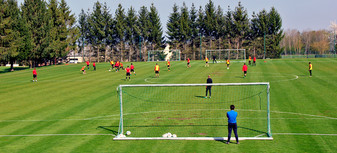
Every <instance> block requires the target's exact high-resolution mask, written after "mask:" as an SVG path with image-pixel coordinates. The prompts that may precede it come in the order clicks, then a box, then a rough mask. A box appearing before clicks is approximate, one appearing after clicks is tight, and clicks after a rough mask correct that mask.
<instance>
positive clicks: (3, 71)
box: [0, 67, 29, 74]
mask: <svg viewBox="0 0 337 153" xmlns="http://www.w3.org/2000/svg"><path fill="white" fill-rule="evenodd" d="M13 69H14V72H15V71H21V70H26V69H29V67H14V68H13ZM8 72H12V71H11V68H10V67H8V68H3V69H2V68H0V74H1V73H8Z"/></svg>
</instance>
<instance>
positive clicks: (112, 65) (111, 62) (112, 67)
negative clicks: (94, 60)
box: [110, 60, 114, 69]
mask: <svg viewBox="0 0 337 153" xmlns="http://www.w3.org/2000/svg"><path fill="white" fill-rule="evenodd" d="M110 65H111V69H114V61H112V60H111V61H110Z"/></svg>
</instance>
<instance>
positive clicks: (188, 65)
mask: <svg viewBox="0 0 337 153" xmlns="http://www.w3.org/2000/svg"><path fill="white" fill-rule="evenodd" d="M190 62H191V60H190V58H187V68H189V67H191V65H190Z"/></svg>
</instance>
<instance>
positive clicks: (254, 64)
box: [253, 56, 256, 66]
mask: <svg viewBox="0 0 337 153" xmlns="http://www.w3.org/2000/svg"><path fill="white" fill-rule="evenodd" d="M253 66H256V57H255V56H254V59H253Z"/></svg>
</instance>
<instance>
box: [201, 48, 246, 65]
mask: <svg viewBox="0 0 337 153" xmlns="http://www.w3.org/2000/svg"><path fill="white" fill-rule="evenodd" d="M221 51H226V52H230V51H243V59H240V58H239V59H237V60H242V62H246V49H207V50H206V51H205V56H206V57H208V56H207V55H208V54H207V53H208V52H219V55H218V58H217V59H216V60H219V61H225V60H226V59H220V57H221ZM208 59H210V60H211V59H213V57H208ZM229 60H236V59H233V58H229Z"/></svg>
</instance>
